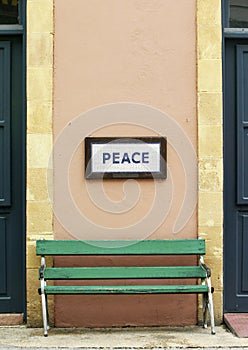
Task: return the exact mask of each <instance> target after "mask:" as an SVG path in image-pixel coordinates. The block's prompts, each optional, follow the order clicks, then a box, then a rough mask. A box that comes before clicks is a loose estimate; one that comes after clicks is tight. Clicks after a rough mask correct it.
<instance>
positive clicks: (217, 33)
mask: <svg viewBox="0 0 248 350" xmlns="http://www.w3.org/2000/svg"><path fill="white" fill-rule="evenodd" d="M197 50H198V58H199V59H221V58H222V28H221V23H220V24H219V26H216V25H215V26H213V25H212V26H211V25H198V28H197Z"/></svg>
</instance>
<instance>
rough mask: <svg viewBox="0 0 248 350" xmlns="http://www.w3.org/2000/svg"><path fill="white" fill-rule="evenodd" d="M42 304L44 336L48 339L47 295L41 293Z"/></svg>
mask: <svg viewBox="0 0 248 350" xmlns="http://www.w3.org/2000/svg"><path fill="white" fill-rule="evenodd" d="M41 303H42V316H43V327H44V336H45V337H47V335H48V334H47V330H48V325H47V307H46V295H45V294H44V293H41Z"/></svg>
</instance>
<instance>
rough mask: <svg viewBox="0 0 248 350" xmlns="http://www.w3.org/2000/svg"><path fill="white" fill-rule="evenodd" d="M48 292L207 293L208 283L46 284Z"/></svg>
mask: <svg viewBox="0 0 248 350" xmlns="http://www.w3.org/2000/svg"><path fill="white" fill-rule="evenodd" d="M45 292H46V294H140V293H142V294H160V293H167V294H173V293H207V292H208V287H207V286H206V285H169V286H168V285H167V286H161V285H159V286H154V285H150V286H137V285H136V286H46V287H45Z"/></svg>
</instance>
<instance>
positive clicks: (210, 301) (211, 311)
mask: <svg viewBox="0 0 248 350" xmlns="http://www.w3.org/2000/svg"><path fill="white" fill-rule="evenodd" d="M207 283H208V288H209V291H208V310H209V314H210V321H211V333H212V334H215V324H214V304H213V295H212V286H211V280H210V277H208V278H207Z"/></svg>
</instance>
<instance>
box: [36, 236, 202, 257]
mask: <svg viewBox="0 0 248 350" xmlns="http://www.w3.org/2000/svg"><path fill="white" fill-rule="evenodd" d="M36 254H37V255H44V256H45V255H197V254H200V255H204V254H205V240H200V239H187V240H144V241H137V240H136V241H77V240H69V241H68V240H67V241H63V240H54V241H52V240H49V241H47V240H38V241H37V243H36Z"/></svg>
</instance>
